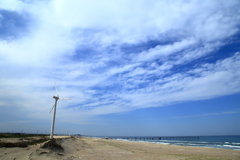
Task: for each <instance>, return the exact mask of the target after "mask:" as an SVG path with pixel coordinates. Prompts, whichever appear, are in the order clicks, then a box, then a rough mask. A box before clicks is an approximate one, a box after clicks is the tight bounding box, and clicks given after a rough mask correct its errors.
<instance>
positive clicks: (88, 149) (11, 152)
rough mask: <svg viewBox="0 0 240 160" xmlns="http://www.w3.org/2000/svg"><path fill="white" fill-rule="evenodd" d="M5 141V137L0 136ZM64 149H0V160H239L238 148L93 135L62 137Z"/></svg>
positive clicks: (33, 147) (239, 152)
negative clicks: (206, 146)
mask: <svg viewBox="0 0 240 160" xmlns="http://www.w3.org/2000/svg"><path fill="white" fill-rule="evenodd" d="M1 140H2V139H1ZM59 144H60V145H61V146H62V147H63V148H64V150H54V149H49V148H41V144H36V145H30V146H28V147H27V148H19V147H13V148H5V147H2V148H0V160H5V159H14V158H16V159H19V160H25V159H32V160H34V159H36V160H38V159H47V160H48V159H49V160H50V159H63V160H65V159H72V160H74V159H84V160H85V159H89V160H95V159H98V160H107V159H116V160H118V159H119V160H122V159H123V160H124V159H142V160H145V159H146V160H149V159H150V160H151V159H153V160H155V159H168V160H179V159H182V160H183V159H186V160H187V159H189V160H190V159H222V160H225V159H232V160H239V159H240V151H239V150H229V149H216V148H204V147H192V146H177V145H169V144H156V143H146V142H135V141H121V140H113V139H101V138H94V137H92V138H90V137H68V138H66V137H65V138H64V139H62V138H59Z"/></svg>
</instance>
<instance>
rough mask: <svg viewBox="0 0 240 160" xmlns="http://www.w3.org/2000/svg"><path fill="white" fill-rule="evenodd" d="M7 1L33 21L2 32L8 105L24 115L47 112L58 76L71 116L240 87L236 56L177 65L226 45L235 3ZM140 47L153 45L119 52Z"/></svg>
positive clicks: (62, 109)
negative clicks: (20, 30)
mask: <svg viewBox="0 0 240 160" xmlns="http://www.w3.org/2000/svg"><path fill="white" fill-rule="evenodd" d="M0 6H1V7H0V8H2V9H6V10H10V11H17V13H20V12H26V13H28V14H29V15H31V18H32V21H31V24H30V26H28V27H29V32H28V34H26V35H24V36H23V37H18V38H16V39H14V40H12V41H7V40H5V39H0V59H1V60H0V62H1V63H0V72H1V76H0V82H1V85H0V107H1V110H2V109H3V108H4V107H5V106H10V107H12V106H14V107H15V108H21V109H20V112H21V114H23V113H24V115H27V117H29V115H31V116H30V117H33V116H35V117H36V118H39V119H46V118H50V117H48V116H49V115H45V113H48V111H49V110H50V109H51V106H52V103H53V100H52V99H51V96H52V95H53V94H55V92H54V88H53V85H52V84H53V82H54V81H57V84H58V86H59V92H61V96H64V97H69V98H72V99H73V100H72V101H71V102H62V101H61V103H59V115H60V117H62V118H63V117H64V114H66V115H69V117H71V118H72V119H78V117H79V115H81V116H84V115H87V116H91V115H98V114H109V113H116V112H125V111H128V110H133V109H138V108H147V107H158V106H163V105H166V104H171V103H175V102H179V101H187V100H196V99H208V98H212V97H217V96H222V95H229V94H235V93H239V91H240V88H239V86H240V84H239V82H240V81H239V80H240V75H239V73H238V72H236V70H238V69H237V68H240V64H239V62H240V59H239V57H240V55H239V53H236V54H235V55H234V56H232V57H229V58H226V59H224V60H219V61H218V62H216V63H211V64H210V63H207V64H202V65H198V66H192V65H191V67H194V68H187V70H186V71H185V72H183V71H179V73H177V72H178V71H176V70H175V69H176V68H178V67H179V68H180V67H181V65H188V64H189V63H190V62H193V60H197V59H198V58H202V57H204V56H207V55H210V54H211V53H212V52H215V51H217V50H218V49H219V48H220V47H222V46H224V45H227V41H226V40H227V39H228V38H230V36H232V35H234V34H235V33H237V31H238V26H239V22H240V16H239V15H240V14H239V10H238V8H237V7H238V6H239V2H238V1H212V2H211V3H210V2H209V1H201V2H198V1H181V0H178V1H172V2H171V3H170V2H168V1H154V0H151V1H138V2H135V1H134V2H133V1H127V0H126V1H114V2H113V1H104V2H103V1H88V2H85V1H66V0H53V1H41V2H34V3H24V2H21V1H14V0H11V1H1V2H0ZM151 40H153V41H156V42H157V43H158V44H157V45H153V44H152V41H151ZM141 44H142V45H145V46H146V47H142V48H141V47H139V48H140V49H139V50H137V51H135V50H134V49H132V50H131V49H130V51H129V52H125V51H124V50H123V49H122V47H123V46H125V45H128V46H130V48H131V47H132V48H134V47H135V48H137V47H136V46H138V45H140V46H141ZM86 48H90V49H92V52H93V53H90V52H88V51H86V50H84V49H86ZM78 49H79V51H78ZM81 49H82V50H81ZM190 74H194V75H190ZM40 99H41V100H40ZM6 104H7V105H6ZM33 106H34V107H33ZM14 107H13V108H14ZM36 111H37V113H36ZM25 113H28V114H25ZM29 113H31V114H29ZM40 113H41V114H40ZM62 120H64V118H63V119H62ZM65 120H66V119H65ZM82 121H84V120H83V119H82ZM79 123H80V122H79ZM84 123H85V122H84Z"/></svg>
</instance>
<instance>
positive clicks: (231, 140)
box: [108, 136, 240, 150]
mask: <svg viewBox="0 0 240 160" xmlns="http://www.w3.org/2000/svg"><path fill="white" fill-rule="evenodd" d="M108 138H109V139H117V140H124V141H139V142H148V143H160V144H170V145H180V146H194V147H206V148H222V149H233V150H240V136H185V137H181V136H180V137H179V136H174V137H167V136H165V137H157V136H154V137H127V136H122V137H121V136H119V137H117V136H109V137H108Z"/></svg>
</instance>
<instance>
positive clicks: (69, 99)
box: [59, 98, 72, 100]
mask: <svg viewBox="0 0 240 160" xmlns="http://www.w3.org/2000/svg"><path fill="white" fill-rule="evenodd" d="M59 99H63V100H72V98H59Z"/></svg>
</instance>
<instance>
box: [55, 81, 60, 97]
mask: <svg viewBox="0 0 240 160" xmlns="http://www.w3.org/2000/svg"><path fill="white" fill-rule="evenodd" d="M54 86H55V89H56V93H57V96H58V97H59V95H58V90H57V84H56V82H54Z"/></svg>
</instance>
